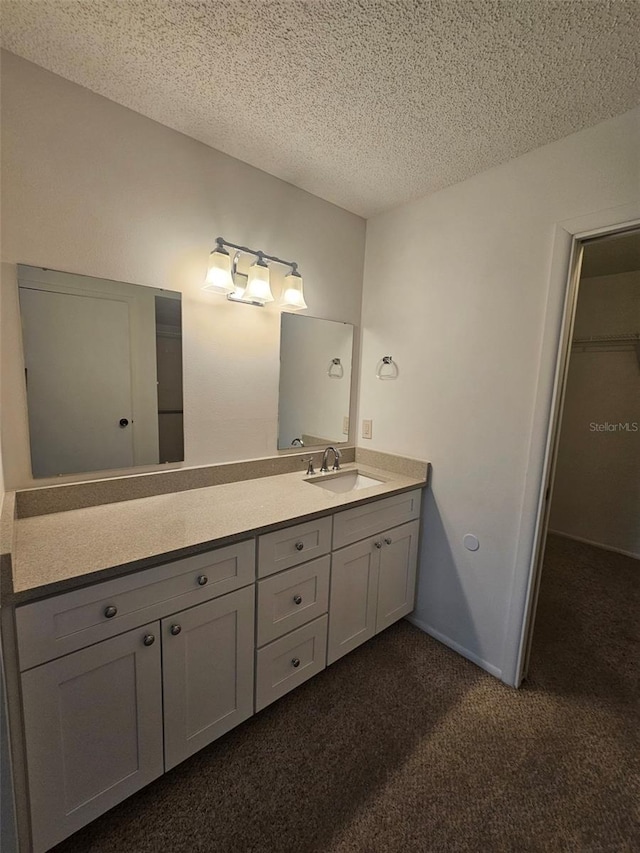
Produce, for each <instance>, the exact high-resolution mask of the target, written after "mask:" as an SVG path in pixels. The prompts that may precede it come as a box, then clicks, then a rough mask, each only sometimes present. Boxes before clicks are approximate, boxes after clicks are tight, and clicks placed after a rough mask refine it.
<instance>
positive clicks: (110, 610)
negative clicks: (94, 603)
mask: <svg viewBox="0 0 640 853" xmlns="http://www.w3.org/2000/svg"><path fill="white" fill-rule="evenodd" d="M117 612H118V608H117V607H116V606H115V604H110V605H109V606H108V607H105V609H104V615H105V616H106V617H107V619H113V617H114V616H115V615H116V613H117Z"/></svg>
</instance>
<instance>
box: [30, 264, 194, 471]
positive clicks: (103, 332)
mask: <svg viewBox="0 0 640 853" xmlns="http://www.w3.org/2000/svg"><path fill="white" fill-rule="evenodd" d="M18 288H19V295H20V315H21V318H22V339H23V349H24V364H25V381H26V388H27V407H28V414H29V437H30V444H31V466H32V471H33V476H34V477H51V476H55V475H57V474H76V473H86V472H90V471H99V470H104V469H118V468H130V467H133V466H138V465H153V464H158V463H161V462H179V461H182V460H183V459H184V438H183V425H182V415H183V406H182V310H181V294H180V293H176V292H173V291H169V290H162V289H160V288H155V287H143V286H140V285H136V284H127V283H124V282H119V281H108V280H105V279H99V278H91V277H89V276H82V275H74V274H72V273H65V272H57V271H55V270H48V269H42V268H40V267H31V266H25V265H22V264H19V265H18Z"/></svg>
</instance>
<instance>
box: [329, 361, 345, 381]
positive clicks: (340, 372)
mask: <svg viewBox="0 0 640 853" xmlns="http://www.w3.org/2000/svg"><path fill="white" fill-rule="evenodd" d="M327 376H329V377H331V379H342V377H343V376H344V367H343V366H342V362H341V361H340V359H339V358H332V359H331V363H330V364H329V369H328V370H327Z"/></svg>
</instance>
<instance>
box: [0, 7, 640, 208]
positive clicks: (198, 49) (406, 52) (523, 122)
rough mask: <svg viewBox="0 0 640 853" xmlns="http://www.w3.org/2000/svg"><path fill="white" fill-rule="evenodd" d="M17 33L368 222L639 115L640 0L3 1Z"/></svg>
mask: <svg viewBox="0 0 640 853" xmlns="http://www.w3.org/2000/svg"><path fill="white" fill-rule="evenodd" d="M2 29H3V36H2V41H3V45H4V46H5V47H6V48H7V49H8V50H10V51H13V52H14V53H17V54H19V55H20V56H23V57H25V58H26V59H30V60H31V61H33V62H35V63H37V64H38V65H42V66H44V67H45V68H47V69H49V70H51V71H54V72H56V73H57V74H60V75H62V76H63V77H66V78H68V79H69V80H73V81H75V82H76V83H80V84H81V85H83V86H86V87H88V88H89V89H92V90H93V91H94V92H98V93H99V94H101V95H105V96H106V97H108V98H111V99H112V100H114V101H117V102H118V103H120V104H124V105H125V106H127V107H130V108H132V109H134V110H137V111H138V112H140V113H143V114H144V115H146V116H150V117H151V118H153V119H156V120H157V121H159V122H162V123H163V124H165V125H168V126H169V127H172V128H175V129H176V130H179V131H182V132H183V133H186V134H188V135H189V136H192V137H194V138H196V139H199V140H201V141H202V142H205V143H207V144H208V145H211V146H213V147H215V148H218V149H220V150H221V151H224V152H226V153H228V154H231V155H233V156H234V157H238V158H239V159H241V160H244V161H246V162H247V163H251V164H252V165H254V166H257V167H259V168H261V169H264V170H265V171H267V172H270V173H271V174H273V175H277V176H278V177H280V178H283V179H284V180H286V181H290V182H291V183H293V184H296V185H297V186H299V187H302V188H304V189H306V190H308V191H309V192H311V193H314V194H316V195H318V196H321V197H322V198H325V199H328V200H330V201H332V202H335V203H336V204H338V205H340V206H342V207H345V208H347V209H348V210H351V211H354V212H356V213H359V214H362V215H364V216H369V215H371V214H373V213H375V212H377V211H380V210H382V209H385V208H388V207H391V206H393V205H395V204H398V203H400V202H403V201H406V200H408V199H411V198H416V197H418V196H421V195H424V194H426V193H428V192H431V191H433V190H437V189H440V188H442V187H444V186H447V185H449V184H452V183H455V182H457V181H460V180H463V179H464V178H467V177H469V176H470V175H472V174H474V173H477V172H480V171H482V170H484V169H486V168H489V167H490V166H493V165H496V164H498V163H501V162H504V161H506V160H509V159H511V158H513V157H516V156H518V155H520V154H523V153H524V152H526V151H529V150H531V149H533V148H537V147H538V146H540V145H544V144H545V143H547V142H551V141H552V140H555V139H558V138H560V137H562V136H566V135H567V134H569V133H572V132H574V131H576V130H579V129H581V128H583V127H587V126H589V125H593V124H596V123H598V122H599V121H602V120H604V119H606V118H609V117H611V116H614V115H617V114H619V113H622V112H625V111H626V110H628V109H631V108H632V107H633V106H634V105H635V104H636V103H637V101H638V99H639V82H638V66H639V62H638V45H640V3H639V2H637V0H442V2H424V0H309V2H302V0H2Z"/></svg>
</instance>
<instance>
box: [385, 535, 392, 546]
mask: <svg viewBox="0 0 640 853" xmlns="http://www.w3.org/2000/svg"><path fill="white" fill-rule="evenodd" d="M392 542H393V540H392V539H391V537H390V536H385V538H384V544H385V545H391V543H392Z"/></svg>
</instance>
